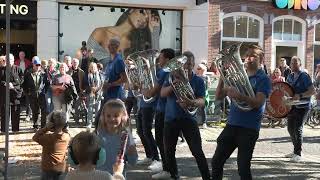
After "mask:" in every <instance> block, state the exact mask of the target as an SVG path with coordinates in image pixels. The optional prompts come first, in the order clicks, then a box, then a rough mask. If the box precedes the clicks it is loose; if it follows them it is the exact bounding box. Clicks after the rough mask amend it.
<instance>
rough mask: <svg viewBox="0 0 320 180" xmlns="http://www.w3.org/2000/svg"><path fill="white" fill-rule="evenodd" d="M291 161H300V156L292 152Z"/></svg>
mask: <svg viewBox="0 0 320 180" xmlns="http://www.w3.org/2000/svg"><path fill="white" fill-rule="evenodd" d="M290 161H292V162H300V161H301V156H299V155H296V154H294V155H293V156H292V158H291V159H290Z"/></svg>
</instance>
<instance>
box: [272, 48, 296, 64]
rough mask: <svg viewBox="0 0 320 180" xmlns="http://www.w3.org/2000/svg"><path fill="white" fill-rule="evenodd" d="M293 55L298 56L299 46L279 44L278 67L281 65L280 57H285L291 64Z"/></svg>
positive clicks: (277, 51)
mask: <svg viewBox="0 0 320 180" xmlns="http://www.w3.org/2000/svg"><path fill="white" fill-rule="evenodd" d="M292 56H298V47H292V46H277V47H276V67H279V63H280V59H281V58H285V59H286V60H287V65H288V66H290V61H291V58H292Z"/></svg>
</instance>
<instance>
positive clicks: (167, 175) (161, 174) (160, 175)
mask: <svg viewBox="0 0 320 180" xmlns="http://www.w3.org/2000/svg"><path fill="white" fill-rule="evenodd" d="M152 179H171V175H170V173H169V172H168V171H161V172H159V173H157V174H154V175H152Z"/></svg>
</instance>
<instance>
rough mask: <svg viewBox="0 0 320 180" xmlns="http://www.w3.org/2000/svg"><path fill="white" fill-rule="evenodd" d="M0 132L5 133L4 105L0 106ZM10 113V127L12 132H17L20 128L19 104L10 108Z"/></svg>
mask: <svg viewBox="0 0 320 180" xmlns="http://www.w3.org/2000/svg"><path fill="white" fill-rule="evenodd" d="M0 109H1V116H0V117H1V132H5V131H6V124H5V123H6V119H5V117H6V115H5V111H6V109H5V105H4V104H3V105H1V107H0ZM10 111H11V125H12V131H19V126H20V104H15V105H11V106H10Z"/></svg>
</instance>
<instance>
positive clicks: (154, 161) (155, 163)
mask: <svg viewBox="0 0 320 180" xmlns="http://www.w3.org/2000/svg"><path fill="white" fill-rule="evenodd" d="M157 164H158V161H157V160H153V161H152V163H151V164H150V166H148V169H152V167H153V166H155V165H157Z"/></svg>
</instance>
